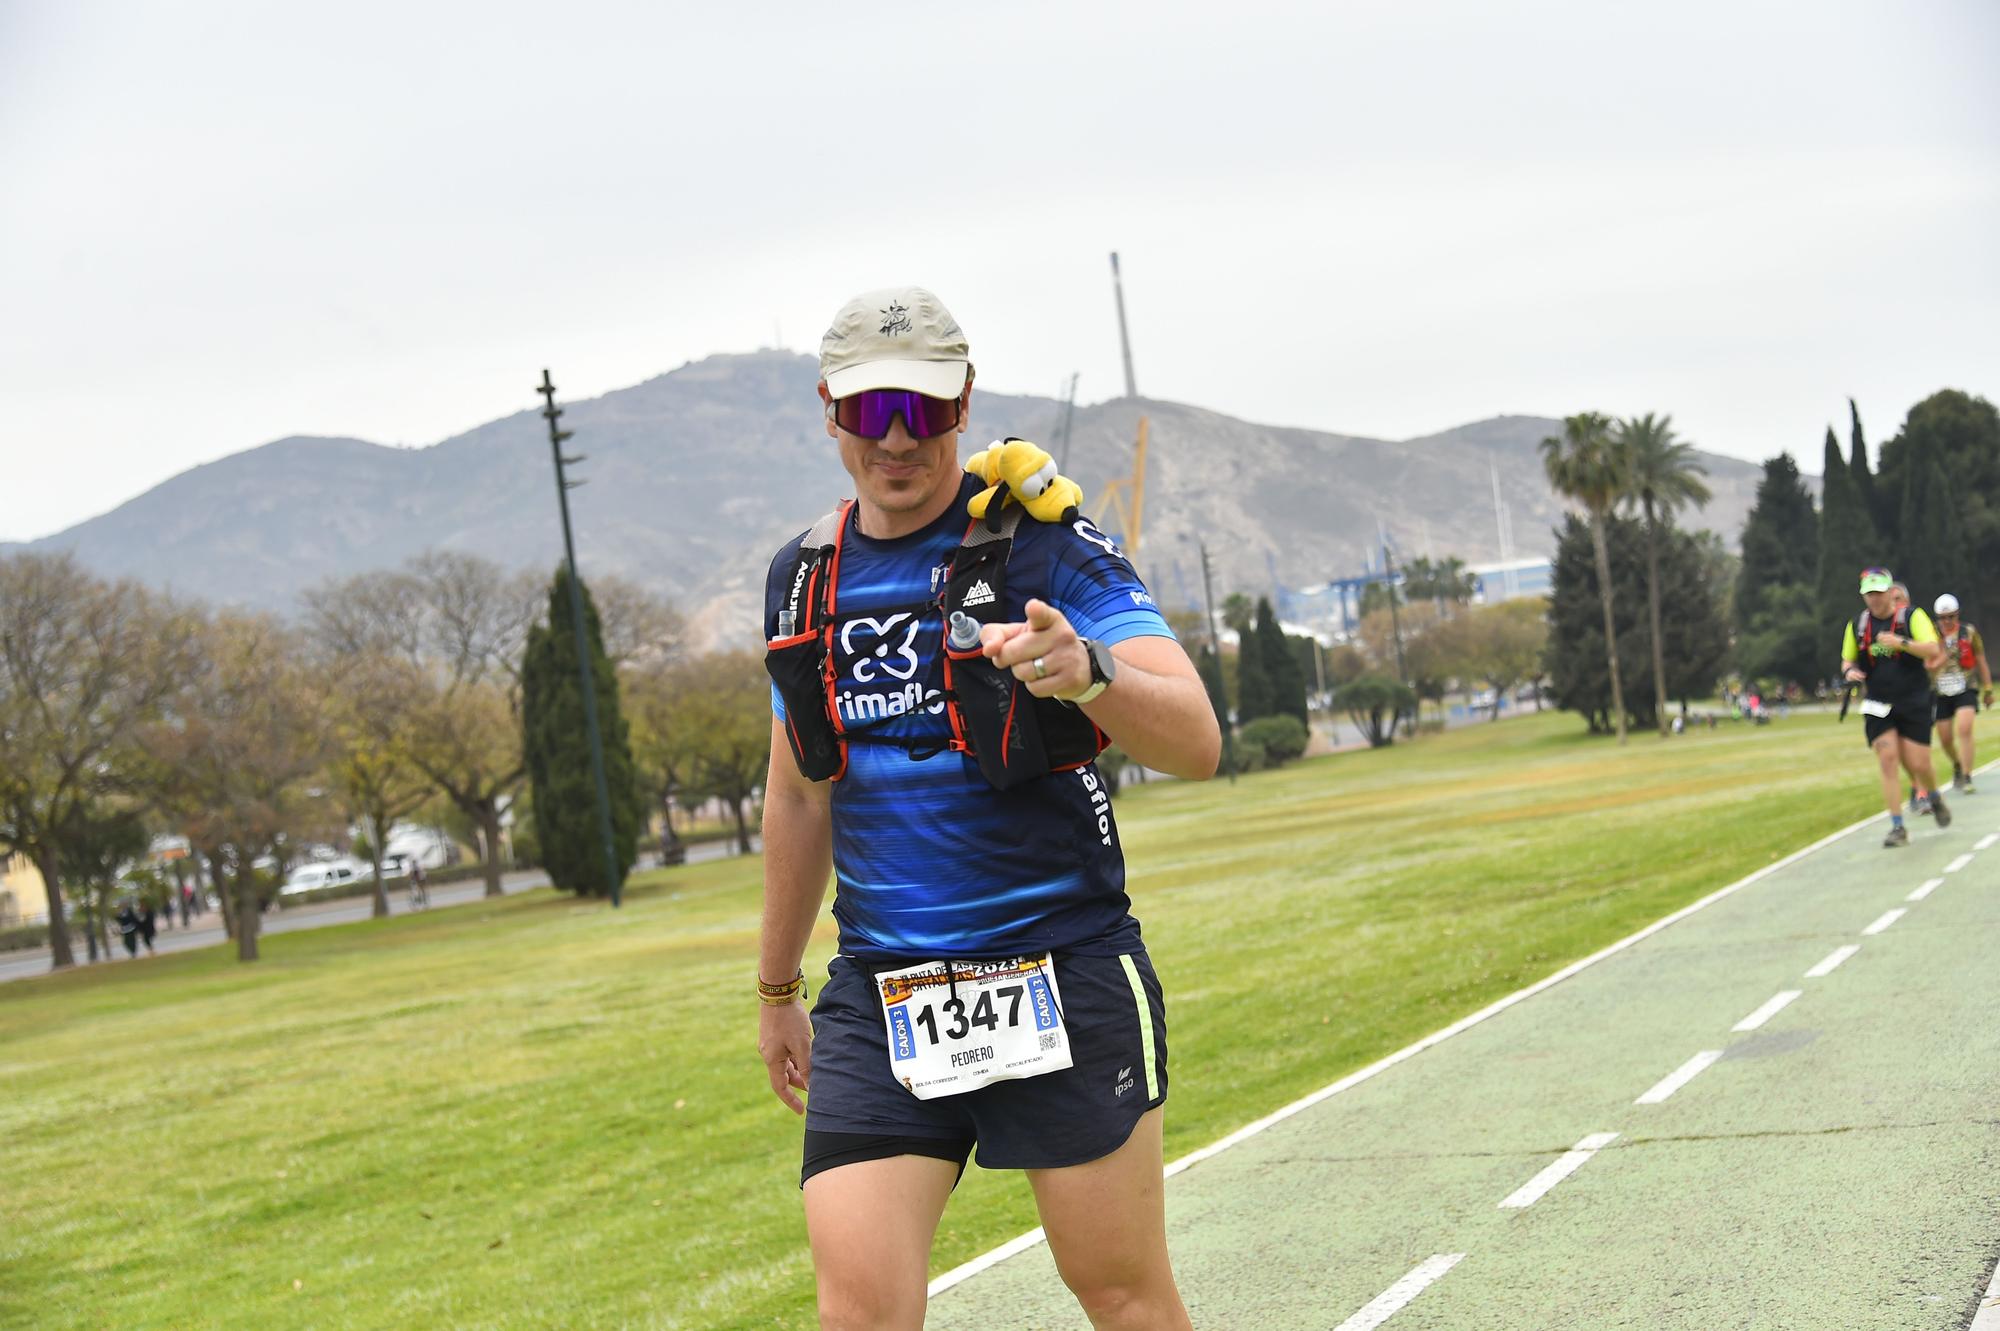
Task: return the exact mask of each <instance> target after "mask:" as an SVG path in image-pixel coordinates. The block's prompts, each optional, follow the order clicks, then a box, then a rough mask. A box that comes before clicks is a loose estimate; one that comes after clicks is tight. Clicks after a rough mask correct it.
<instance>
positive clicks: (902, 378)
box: [819, 287, 972, 398]
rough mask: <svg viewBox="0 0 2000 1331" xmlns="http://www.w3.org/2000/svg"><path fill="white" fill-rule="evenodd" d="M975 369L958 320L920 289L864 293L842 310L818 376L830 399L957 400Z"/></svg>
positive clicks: (822, 348) (822, 351)
mask: <svg viewBox="0 0 2000 1331" xmlns="http://www.w3.org/2000/svg"><path fill="white" fill-rule="evenodd" d="M971 369H972V361H971V359H970V348H968V347H967V346H966V342H965V333H964V331H963V330H961V329H960V328H959V326H958V320H956V319H954V318H952V317H951V311H950V310H947V309H946V308H945V307H944V302H943V301H941V300H939V299H938V298H937V297H936V296H933V295H932V294H931V293H930V292H928V291H926V290H924V289H923V288H922V287H888V288H885V289H884V290H881V291H864V292H863V293H861V294H860V295H858V296H856V297H855V298H854V299H852V300H850V301H848V302H847V303H846V304H845V305H843V306H841V307H840V312H839V313H838V314H836V315H834V316H833V324H832V326H830V327H829V328H828V329H827V330H826V336H825V337H823V338H821V339H820V343H819V377H820V378H822V379H824V380H826V391H827V395H828V396H830V397H836V398H841V397H852V396H854V395H855V394H856V393H865V392H867V391H868V390H869V389H871V388H904V389H908V390H910V391H911V392H914V393H922V394H924V395H925V396H927V397H941V398H954V397H957V396H958V395H959V394H960V393H963V392H964V391H965V379H966V375H967V374H968V373H970V371H971Z"/></svg>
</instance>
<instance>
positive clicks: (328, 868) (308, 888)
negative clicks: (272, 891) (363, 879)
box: [278, 861, 360, 897]
mask: <svg viewBox="0 0 2000 1331" xmlns="http://www.w3.org/2000/svg"><path fill="white" fill-rule="evenodd" d="M359 876H360V875H359V873H358V872H357V871H356V869H355V866H354V865H352V864H348V863H341V862H338V861H336V862H334V863H331V864H301V865H299V866H298V867H297V868H295V869H293V870H292V872H291V874H290V876H289V877H287V878H286V879H285V885H284V886H283V887H281V888H279V889H278V895H279V896H281V897H290V896H297V895H298V894H299V893H301V892H317V891H318V890H320V889H321V888H323V887H339V886H341V885H342V884H344V883H351V882H353V881H354V880H355V879H356V878H357V877H359Z"/></svg>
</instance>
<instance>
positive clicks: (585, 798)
mask: <svg viewBox="0 0 2000 1331" xmlns="http://www.w3.org/2000/svg"><path fill="white" fill-rule="evenodd" d="M578 590H579V591H580V592H581V593H582V595H583V623H584V638H585V650H586V651H587V652H588V653H589V659H590V676H591V682H592V684H593V686H594V689H593V691H594V693H595V694H596V701H597V724H598V731H599V734H600V735H601V736H602V737H603V742H604V745H603V747H604V779H605V784H606V786H607V788H608V790H609V793H610V799H611V844H612V851H613V854H614V855H615V857H616V860H617V873H618V880H619V881H620V882H621V883H622V882H623V881H624V878H625V875H626V874H627V873H629V872H630V871H631V868H632V864H633V861H634V859H636V857H637V848H638V840H639V820H640V798H639V783H638V781H637V779H636V777H635V776H634V772H633V766H632V745H631V741H630V738H629V736H628V734H627V730H626V725H625V718H624V715H623V713H622V711H621V710H620V708H619V703H618V676H617V673H616V672H615V671H614V670H612V668H611V661H610V659H609V658H608V657H607V656H606V655H605V654H604V633H603V630H602V628H601V627H600V626H599V624H598V619H597V606H596V604H595V602H593V601H592V600H591V597H590V589H589V588H588V587H583V586H581V585H579V587H578ZM570 613H571V612H570V602H569V569H568V568H567V567H566V566H563V567H558V568H557V569H556V576H555V579H554V580H553V581H552V582H551V583H550V584H549V609H548V615H547V617H546V618H545V619H544V620H543V621H542V622H541V623H538V624H536V625H535V626H534V627H533V628H531V629H530V630H529V631H528V646H527V652H526V654H525V658H524V660H523V662H522V669H521V725H522V732H523V734H522V738H523V748H524V749H525V750H526V756H527V760H528V782H529V788H530V790H531V792H532V801H533V806H534V822H535V839H536V844H537V845H538V846H539V847H540V848H541V854H542V867H543V868H544V869H546V870H548V875H549V879H550V881H552V882H553V883H554V884H555V885H556V886H557V887H559V888H562V889H564V890H565V891H569V892H575V893H577V894H578V895H580V896H609V895H610V894H611V886H612V885H611V883H609V882H607V881H606V880H605V876H604V843H603V838H602V834H601V832H600V829H599V824H598V820H597V786H596V778H595V777H594V775H593V774H592V772H591V770H590V736H589V731H588V729H587V728H586V726H585V722H584V710H583V683H582V679H581V676H580V675H579V673H578V671H577V660H576V632H575V630H574V628H573V627H572V623H571V619H570Z"/></svg>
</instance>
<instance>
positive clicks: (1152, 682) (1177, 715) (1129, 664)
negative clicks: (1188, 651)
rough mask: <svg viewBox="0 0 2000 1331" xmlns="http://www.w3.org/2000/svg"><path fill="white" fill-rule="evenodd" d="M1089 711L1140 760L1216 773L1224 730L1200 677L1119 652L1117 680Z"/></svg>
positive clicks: (1176, 771) (1186, 773) (1186, 772)
mask: <svg viewBox="0 0 2000 1331" xmlns="http://www.w3.org/2000/svg"><path fill="white" fill-rule="evenodd" d="M1121 645H1122V644H1121ZM1174 650H1176V651H1178V650H1179V649H1178V648H1175V649H1174ZM1083 711H1084V714H1085V715H1087V716H1088V717H1090V719H1091V720H1092V721H1095V722H1096V723H1097V725H1098V728H1099V729H1101V730H1103V731H1104V733H1105V734H1107V735H1109V736H1111V738H1112V741H1113V742H1114V743H1116V744H1117V745H1118V747H1119V748H1121V749H1123V750H1125V752H1126V753H1128V754H1130V755H1131V757H1132V759H1133V761H1135V762H1138V763H1141V764H1143V765H1145V766H1147V767H1150V768H1153V769H1154V770H1155V771H1160V772H1170V773H1172V774H1173V775H1175V776H1179V777H1187V778H1191V779H1194V780H1202V779H1205V778H1207V777H1211V776H1214V775H1215V766H1216V763H1217V761H1218V760H1219V758H1220V755H1221V748H1222V733H1221V731H1220V730H1218V729H1217V726H1216V717H1215V709H1214V708H1213V707H1211V706H1210V705H1209V701H1208V690H1207V689H1206V688H1205V687H1203V685H1202V682H1201V680H1200V678H1199V677H1193V678H1190V677H1189V676H1187V675H1180V674H1160V673H1157V672H1154V671H1151V670H1148V669H1146V668H1145V666H1144V665H1143V664H1140V663H1138V662H1135V661H1132V660H1128V659H1126V657H1125V656H1124V655H1123V654H1118V680H1117V682H1116V683H1115V684H1113V685H1112V686H1111V687H1110V688H1108V689H1106V690H1105V691H1104V692H1103V693H1101V694H1099V695H1098V696H1097V697H1096V698H1094V699H1092V700H1091V701H1090V702H1087V703H1085V704H1084V705H1083Z"/></svg>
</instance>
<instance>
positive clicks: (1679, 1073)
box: [1632, 1049, 1722, 1105]
mask: <svg viewBox="0 0 2000 1331" xmlns="http://www.w3.org/2000/svg"><path fill="white" fill-rule="evenodd" d="M1721 1057H1722V1051H1721V1050H1720V1049H1704V1050H1702V1051H1701V1052H1700V1053H1698V1054H1696V1055H1695V1056H1694V1057H1693V1058H1690V1059H1689V1060H1688V1061H1687V1062H1685V1063H1683V1064H1681V1065H1680V1066H1679V1067H1677V1068H1675V1069H1674V1070H1673V1071H1672V1072H1669V1073H1668V1074H1667V1075H1666V1076H1665V1077H1664V1078H1663V1079H1662V1080H1661V1081H1660V1082H1659V1084H1658V1085H1656V1086H1654V1087H1653V1089H1652V1090H1650V1091H1647V1092H1646V1093H1645V1094H1644V1095H1642V1096H1640V1097H1639V1098H1638V1099H1636V1100H1634V1101H1633V1102H1632V1103H1633V1104H1635V1105H1656V1104H1659V1103H1660V1102H1661V1101H1662V1100H1665V1099H1666V1098H1667V1097H1668V1096H1670V1095H1672V1094H1673V1093H1674V1092H1675V1091H1678V1090H1679V1089H1680V1088H1681V1087H1683V1086H1685V1085H1687V1084H1688V1083H1689V1082H1691V1081H1693V1080H1694V1079H1695V1078H1696V1077H1699V1076H1700V1075H1701V1074H1702V1073H1703V1072H1704V1071H1705V1070H1707V1068H1708V1066H1709V1065H1710V1064H1711V1063H1713V1062H1715V1060H1716V1059H1718V1058H1721Z"/></svg>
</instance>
